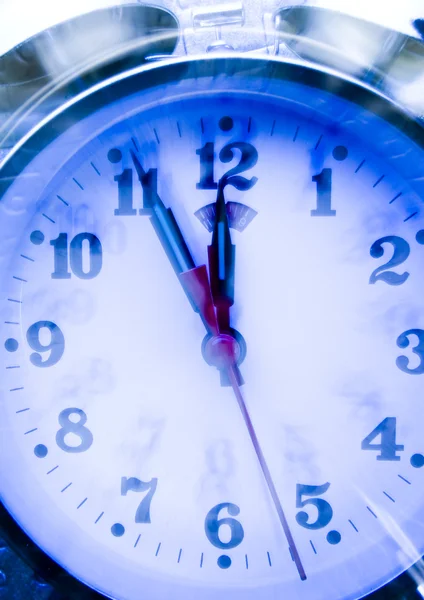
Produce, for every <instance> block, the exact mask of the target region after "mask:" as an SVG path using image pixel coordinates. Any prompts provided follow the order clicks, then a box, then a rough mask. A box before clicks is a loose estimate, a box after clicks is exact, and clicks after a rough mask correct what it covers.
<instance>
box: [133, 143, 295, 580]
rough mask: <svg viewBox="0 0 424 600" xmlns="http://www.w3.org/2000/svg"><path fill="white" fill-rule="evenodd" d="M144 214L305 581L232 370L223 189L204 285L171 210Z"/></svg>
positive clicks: (155, 202)
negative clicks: (234, 407) (235, 410)
mask: <svg viewBox="0 0 424 600" xmlns="http://www.w3.org/2000/svg"><path fill="white" fill-rule="evenodd" d="M131 156H132V159H133V162H134V166H135V169H136V171H137V175H138V178H139V180H140V182H141V181H142V179H143V178H144V177H145V175H146V173H145V171H144V169H143V167H142V166H141V164H140V161H139V160H138V158H137V157H136V156H135V154H134V153H133V152H132V151H131ZM150 209H151V211H152V214H151V215H150V221H151V223H152V225H153V227H154V229H155V231H156V234H157V236H158V238H159V240H160V243H161V244H162V247H163V248H164V250H165V252H166V255H167V257H168V259H169V261H170V263H171V265H172V267H173V269H174V271H175V273H176V274H177V276H178V279H179V281H180V283H181V285H182V287H183V289H184V291H185V293H186V295H187V297H188V299H189V300H190V303H191V305H192V306H193V308H194V310H195V311H196V312H198V313H199V314H200V316H201V318H202V321H203V323H204V325H205V327H206V330H207V331H208V333H209V335H210V338H209V340H208V342H207V344H206V354H207V358H208V362H209V363H210V364H213V365H215V366H216V367H217V368H218V369H219V370H220V371H221V373H224V374H225V376H226V377H227V378H228V381H229V384H230V386H231V387H232V389H233V391H234V394H235V396H236V400H237V403H238V405H239V408H240V411H241V413H242V416H243V420H244V423H245V425H246V427H247V430H248V433H249V436H250V439H251V441H252V444H253V447H254V450H255V453H256V456H257V458H258V461H259V464H260V467H261V470H262V473H263V475H264V478H265V482H266V484H267V486H268V490H269V493H270V495H271V498H272V501H273V503H274V506H275V509H276V512H277V514H278V518H279V520H280V523H281V526H282V528H283V531H284V534H285V536H286V539H287V542H288V544H289V549H290V553H291V556H292V558H293V561H294V562H295V564H296V567H297V570H298V572H299V575H300V578H301V579H302V580H305V579H306V574H305V571H304V568H303V565H302V562H301V559H300V556H299V552H298V550H297V548H296V544H295V542H294V539H293V536H292V533H291V531H290V527H289V525H288V522H287V519H286V517H285V514H284V511H283V508H282V506H281V502H280V499H279V497H278V494H277V491H276V489H275V485H274V482H273V480H272V477H271V473H270V471H269V468H268V465H267V462H266V460H265V457H264V454H263V452H262V449H261V446H260V444H259V440H258V437H257V435H256V432H255V429H254V427H253V423H252V421H251V418H250V415H249V411H248V410H247V406H246V403H245V401H244V398H243V394H242V392H241V387H240V386H241V384H242V378H241V375H240V373H239V369H238V366H237V360H238V358H239V353H240V347H239V344H238V343H237V341H236V339H235V338H234V337H233V336H232V335H231V329H230V314H229V313H230V307H231V306H232V305H233V303H234V273H235V246H234V245H233V244H232V243H231V234H230V229H229V223H228V217H227V211H226V204H225V198H224V193H223V187H222V185H221V184H220V186H219V189H218V196H217V201H216V214H215V226H214V232H213V237H212V244H211V245H210V246H208V257H209V268H210V282H209V279H208V273H207V269H206V265H201V266H199V267H196V265H195V263H194V260H193V257H192V256H191V254H190V251H189V249H188V246H187V244H186V241H185V239H184V236H183V235H182V233H181V230H180V228H179V226H178V223H177V222H176V220H175V217H174V215H173V212H172V210H171V209H170V208H166V207H165V206H164V204H163V202H162V200H161V199H160V198H159V196H158V195H156V197H155V198H152V201H151V206H150ZM215 309H216V312H215Z"/></svg>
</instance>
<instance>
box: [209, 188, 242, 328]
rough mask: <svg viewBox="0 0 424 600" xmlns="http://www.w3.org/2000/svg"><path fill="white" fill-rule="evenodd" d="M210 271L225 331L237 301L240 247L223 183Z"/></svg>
mask: <svg viewBox="0 0 424 600" xmlns="http://www.w3.org/2000/svg"><path fill="white" fill-rule="evenodd" d="M208 258H209V273H210V282H211V290H212V297H213V302H214V304H215V306H216V310H217V316H218V323H219V327H220V330H221V332H226V333H230V308H231V306H232V305H233V304H234V271H235V258H236V247H235V246H234V245H233V244H232V243H231V233H230V225H229V222H228V216H227V206H226V203H225V198H224V190H223V187H222V185H221V184H220V185H219V189H218V195H217V199H216V210H215V224H214V229H213V235H212V243H211V245H210V246H208Z"/></svg>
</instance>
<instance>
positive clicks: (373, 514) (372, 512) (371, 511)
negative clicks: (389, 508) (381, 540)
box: [367, 506, 378, 519]
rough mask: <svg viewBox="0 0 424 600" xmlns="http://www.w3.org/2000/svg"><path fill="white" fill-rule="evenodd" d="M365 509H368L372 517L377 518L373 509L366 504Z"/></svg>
mask: <svg viewBox="0 0 424 600" xmlns="http://www.w3.org/2000/svg"><path fill="white" fill-rule="evenodd" d="M367 509H368V510H369V511H370V513H371V514H372V516H373V517H375V518H376V519H378V517H377V515H376V514H375V512H374V511H373V510H371V508H370V507H369V506H367Z"/></svg>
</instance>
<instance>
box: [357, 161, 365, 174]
mask: <svg viewBox="0 0 424 600" xmlns="http://www.w3.org/2000/svg"><path fill="white" fill-rule="evenodd" d="M364 164H365V158H364V160H363V161H362V162H361V163H360V164H359V165H358V167H357V168H356V169H355V173H359V171H360V170H361V169H362V167H363V166H364Z"/></svg>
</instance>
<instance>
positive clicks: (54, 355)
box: [26, 321, 65, 367]
mask: <svg viewBox="0 0 424 600" xmlns="http://www.w3.org/2000/svg"><path fill="white" fill-rule="evenodd" d="M43 329H47V330H48V331H49V332H50V341H49V342H48V343H47V344H43V343H42V341H41V335H42V334H41V331H42V330H43ZM26 337H27V341H28V344H29V346H30V348H31V349H32V350H35V352H33V353H32V354H31V356H30V357H29V358H30V361H31V362H32V364H33V365H34V366H35V367H52V366H53V365H55V364H56V363H58V362H59V360H60V359H61V358H62V356H63V352H64V350H65V338H64V336H63V333H62V331H61V329H60V328H59V327H58V326H57V325H56V324H55V323H52V322H51V321H37V323H34V325H31V327H30V328H29V329H28V331H27V334H26ZM43 352H50V355H49V356H48V358H47V359H46V360H45V361H43V357H42V355H41V353H43Z"/></svg>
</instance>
